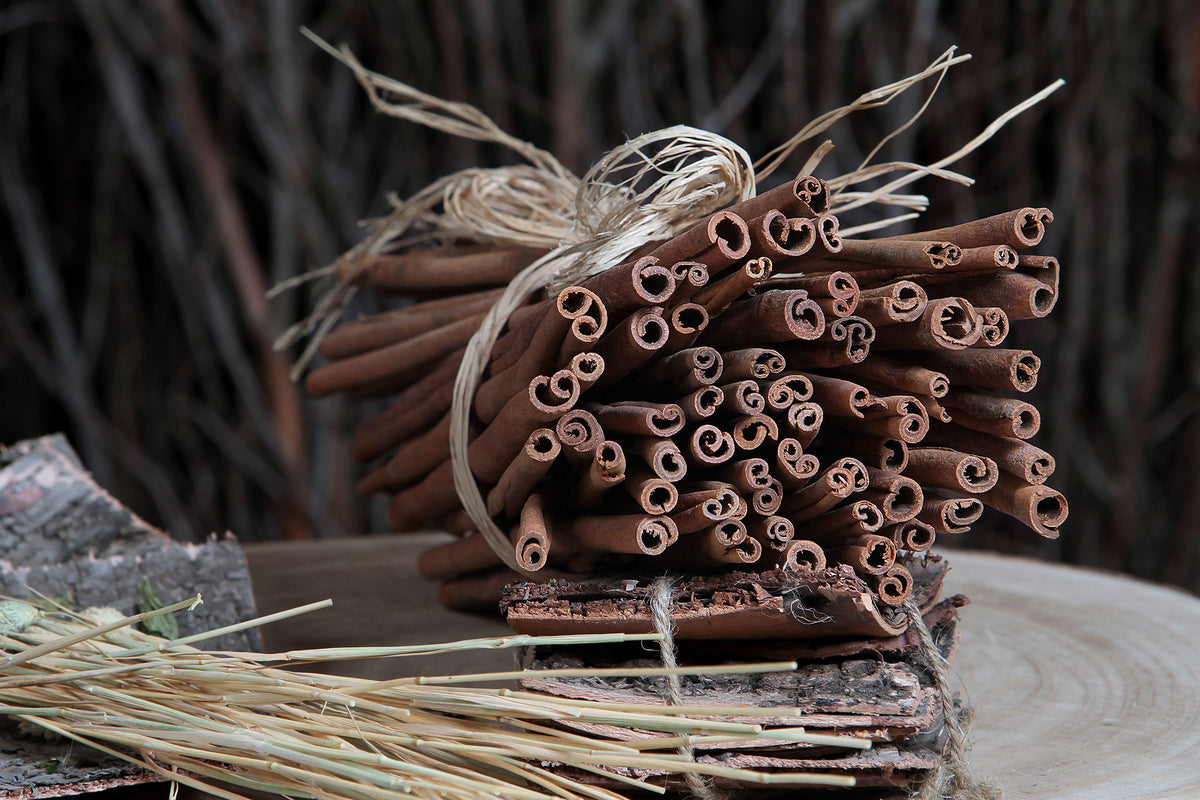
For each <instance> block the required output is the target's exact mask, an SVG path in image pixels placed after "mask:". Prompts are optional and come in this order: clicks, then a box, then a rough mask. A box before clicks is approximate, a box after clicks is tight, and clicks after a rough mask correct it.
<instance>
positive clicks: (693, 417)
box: [677, 386, 725, 422]
mask: <svg viewBox="0 0 1200 800" xmlns="http://www.w3.org/2000/svg"><path fill="white" fill-rule="evenodd" d="M724 402H725V393H724V392H723V391H721V389H720V387H717V386H701V387H700V388H699V389H697V390H696V391H694V392H691V393H689V394H687V395H684V396H683V397H681V398H679V401H678V403H677V405H678V406H679V407H680V408H681V409H683V416H684V417H685V418H686V419H687V421H688V422H698V421H700V420H702V419H707V418H708V417H711V416H712V415H713V414H715V413H717V409H718V408H720V407H721V404H722V403H724Z"/></svg>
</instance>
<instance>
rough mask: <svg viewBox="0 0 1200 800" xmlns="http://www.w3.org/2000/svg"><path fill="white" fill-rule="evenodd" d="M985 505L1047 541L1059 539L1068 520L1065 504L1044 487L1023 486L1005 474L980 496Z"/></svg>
mask: <svg viewBox="0 0 1200 800" xmlns="http://www.w3.org/2000/svg"><path fill="white" fill-rule="evenodd" d="M980 499H982V500H983V502H984V505H987V506H989V507H991V508H994V509H996V510H997V511H1003V512H1004V513H1005V514H1008V515H1009V516H1010V517H1013V518H1015V519H1018V520H1020V521H1021V522H1023V523H1025V524H1026V525H1027V526H1029V527H1030V528H1033V529H1034V530H1035V531H1037V532H1038V533H1039V534H1041V535H1042V536H1044V537H1046V538H1047V539H1056V538H1058V527H1059V526H1060V525H1062V523H1063V522H1064V521H1065V520H1066V518H1067V500H1066V498H1065V497H1063V496H1062V494H1061V493H1059V492H1058V491H1056V490H1054V489H1051V488H1050V487H1049V486H1046V485H1044V484H1043V485H1034V484H1029V483H1026V482H1025V481H1023V480H1021V479H1020V478H1018V477H1017V476H1015V475H1012V474H1010V473H1007V472H1003V473H1001V474H1000V480H998V481H997V482H996V485H995V486H994V487H993V488H991V489H989V490H988V491H987V492H985V493H984V494H982V495H980Z"/></svg>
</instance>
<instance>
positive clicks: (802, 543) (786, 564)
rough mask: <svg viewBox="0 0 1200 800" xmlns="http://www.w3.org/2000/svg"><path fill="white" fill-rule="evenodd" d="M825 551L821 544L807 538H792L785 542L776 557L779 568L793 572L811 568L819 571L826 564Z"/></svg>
mask: <svg viewBox="0 0 1200 800" xmlns="http://www.w3.org/2000/svg"><path fill="white" fill-rule="evenodd" d="M826 563H827V562H826V557H825V551H824V550H823V549H821V545H819V544H817V543H816V542H812V541H809V540H807V539H794V540H792V541H790V542H788V543H787V546H786V547H784V549H783V551H782V552H781V553H780V555H779V557H778V564H779V566H780V568H781V569H784V570H788V571H792V572H795V571H797V570H811V571H814V572H819V571H820V570H823V569H825V566H826Z"/></svg>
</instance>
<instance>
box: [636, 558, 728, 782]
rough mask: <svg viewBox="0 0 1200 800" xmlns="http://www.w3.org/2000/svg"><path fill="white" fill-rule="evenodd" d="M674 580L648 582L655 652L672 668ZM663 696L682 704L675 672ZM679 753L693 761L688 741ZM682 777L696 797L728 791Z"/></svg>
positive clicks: (690, 776)
mask: <svg viewBox="0 0 1200 800" xmlns="http://www.w3.org/2000/svg"><path fill="white" fill-rule="evenodd" d="M673 583H674V581H673V580H672V579H671V578H668V577H667V576H665V575H664V576H661V577H658V578H655V579H654V583H653V584H651V586H650V618H651V619H652V620H653V621H654V632H655V633H658V634H660V635H661V636H662V640H661V641H660V642H659V645H658V647H659V652H660V653H661V654H662V663H663V666H664V667H666V668H667V669H669V670H673V669H675V668H676V667H677V666H678V662H677V660H676V652H675V626H674V625H672V624H671V585H672V584H673ZM663 699H664V700H665V701H666V702H667V703H669V704H671V705H673V706H681V705H683V686H682V685H681V683H680V680H679V676H678V675H675V674H673V673H671V674H668V675H667V682H666V691H665V692H663ZM679 754H680V755H682V756H684V757H685V758H687V759H688V760H689V761H695V758H696V757H695V752H694V750H693V749H692V745H691V744H690V743H687V744H682V745H680V746H679ZM683 779H684V780H685V781H687V785H688V788H689V789H691V790H692V794H694V795H695V796H696V797H699V798H700V800H726V799H727V798H728V797H729V796H730V794H729V793H728V792H724V791H721V790H720V789H717V788H715V787H714V786H713V785H712V783H710V782H709V781H707V780H705V779H704V778H701V777H700V776H699V775H696V774H695V773H692V772H685V773H684V774H683Z"/></svg>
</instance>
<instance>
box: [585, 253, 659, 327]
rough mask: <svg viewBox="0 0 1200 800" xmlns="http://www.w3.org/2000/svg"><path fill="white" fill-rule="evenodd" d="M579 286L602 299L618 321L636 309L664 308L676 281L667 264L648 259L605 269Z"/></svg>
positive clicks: (655, 259) (649, 257)
mask: <svg viewBox="0 0 1200 800" xmlns="http://www.w3.org/2000/svg"><path fill="white" fill-rule="evenodd" d="M671 263H674V262H671ZM581 285H582V286H583V288H585V289H587V290H588V291H589V292H592V293H593V294H595V295H596V296H598V297H603V298H604V305H605V307H606V308H607V309H608V312H609V314H611V315H612V316H613V317H617V318H619V317H622V316H625V315H628V314H630V313H631V312H633V311H635V310H636V309H638V308H642V307H646V306H661V305H665V304H666V302H667V301H668V300H670V299H671V296H672V295H674V294H675V288H676V279H675V273H674V272H673V271H672V270H671V269H670V267H669V265H667V264H661V263H660V262H659V260H658V259H657V258H654V257H653V256H648V257H645V258H639V259H637V260H636V261H631V262H627V263H625V264H620V265H618V266H615V267H612V268H611V269H606V270H604V271H603V272H600V273H597V274H596V275H593V276H592V277H590V278H588V279H587V280H585V281H583V283H582V284H581Z"/></svg>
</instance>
